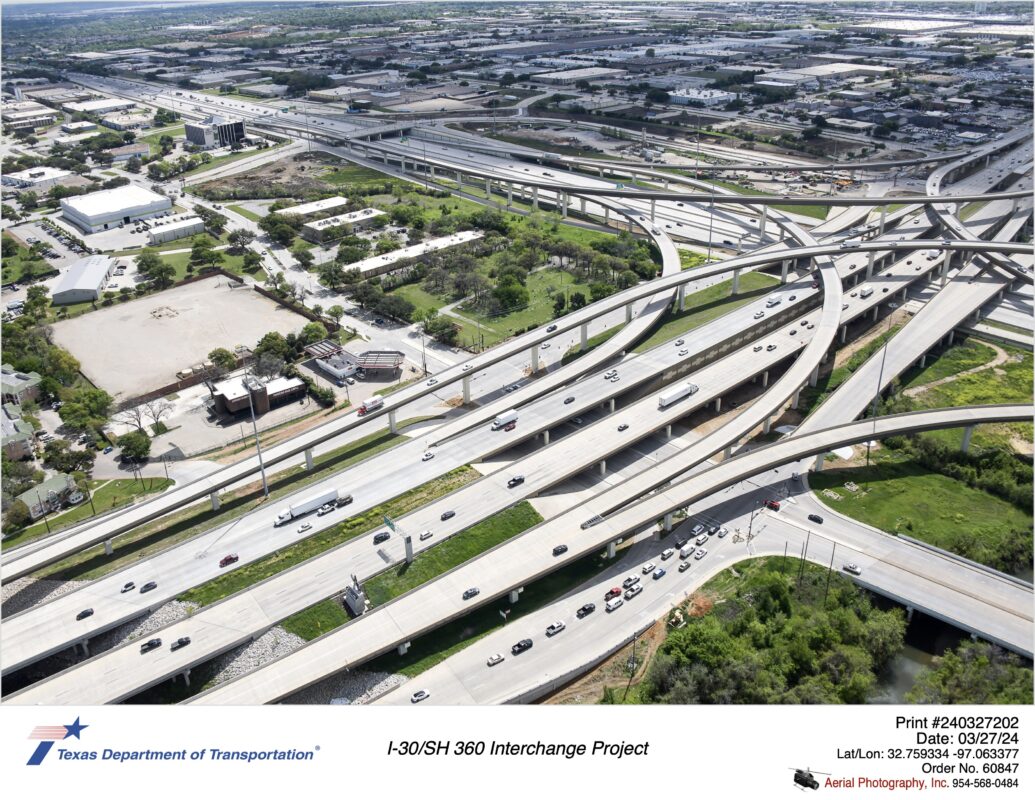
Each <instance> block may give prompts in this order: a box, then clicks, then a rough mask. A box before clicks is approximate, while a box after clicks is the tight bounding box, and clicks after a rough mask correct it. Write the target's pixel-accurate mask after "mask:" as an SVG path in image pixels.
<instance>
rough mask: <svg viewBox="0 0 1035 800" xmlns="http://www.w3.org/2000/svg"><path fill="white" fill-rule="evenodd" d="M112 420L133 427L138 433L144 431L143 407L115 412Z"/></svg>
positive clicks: (130, 407)
mask: <svg viewBox="0 0 1035 800" xmlns="http://www.w3.org/2000/svg"><path fill="white" fill-rule="evenodd" d="M113 419H115V420H116V421H118V422H124V423H125V424H127V425H135V426H136V428H137V430H138V431H142V430H144V407H143V406H142V405H134V406H128V407H126V408H121V409H119V410H118V411H117V412H115V415H114V417H113Z"/></svg>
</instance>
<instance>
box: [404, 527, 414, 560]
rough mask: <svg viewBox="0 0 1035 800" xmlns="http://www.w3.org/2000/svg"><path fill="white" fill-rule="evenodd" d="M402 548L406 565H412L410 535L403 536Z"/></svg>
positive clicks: (411, 539)
mask: <svg viewBox="0 0 1035 800" xmlns="http://www.w3.org/2000/svg"><path fill="white" fill-rule="evenodd" d="M403 547H404V548H405V550H406V563H407V564H412V563H413V537H412V536H410V534H408V533H406V534H403Z"/></svg>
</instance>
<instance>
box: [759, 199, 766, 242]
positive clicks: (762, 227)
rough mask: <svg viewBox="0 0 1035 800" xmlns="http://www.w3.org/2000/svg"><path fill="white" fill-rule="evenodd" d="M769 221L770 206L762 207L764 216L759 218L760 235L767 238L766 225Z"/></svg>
mask: <svg viewBox="0 0 1035 800" xmlns="http://www.w3.org/2000/svg"><path fill="white" fill-rule="evenodd" d="M768 219H769V206H762V216H760V217H759V218H758V235H759V236H760V237H761V236H765V224H766V222H767V221H768Z"/></svg>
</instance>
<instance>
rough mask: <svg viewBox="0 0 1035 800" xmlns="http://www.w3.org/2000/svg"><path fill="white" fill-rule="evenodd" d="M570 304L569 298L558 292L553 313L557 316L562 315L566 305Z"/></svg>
mask: <svg viewBox="0 0 1035 800" xmlns="http://www.w3.org/2000/svg"><path fill="white" fill-rule="evenodd" d="M566 305H568V299H567V298H566V297H565V296H564V295H563V294H559V293H558V294H556V295H554V298H553V315H554V316H555V317H559V316H561V314H563V313H564V307H565V306H566Z"/></svg>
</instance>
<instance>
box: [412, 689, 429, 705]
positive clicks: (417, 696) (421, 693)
mask: <svg viewBox="0 0 1035 800" xmlns="http://www.w3.org/2000/svg"><path fill="white" fill-rule="evenodd" d="M429 697H431V692H429V691H427V690H426V689H418V690H417V691H415V692H414V693H413V694H411V695H410V702H411V703H419V702H421V701H422V700H427V699H428V698H429Z"/></svg>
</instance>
